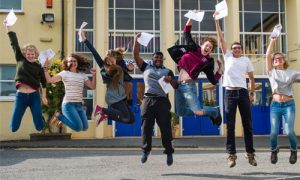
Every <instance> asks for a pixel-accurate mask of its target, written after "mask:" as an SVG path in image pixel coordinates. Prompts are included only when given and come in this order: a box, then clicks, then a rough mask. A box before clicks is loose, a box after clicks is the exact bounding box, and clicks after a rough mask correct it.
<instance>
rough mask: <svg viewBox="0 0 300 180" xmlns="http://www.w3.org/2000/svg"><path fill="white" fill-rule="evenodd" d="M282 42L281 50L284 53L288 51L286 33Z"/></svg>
mask: <svg viewBox="0 0 300 180" xmlns="http://www.w3.org/2000/svg"><path fill="white" fill-rule="evenodd" d="M281 42H282V45H281V46H282V50H281V52H283V53H285V54H286V53H287V50H286V46H287V45H286V35H281Z"/></svg>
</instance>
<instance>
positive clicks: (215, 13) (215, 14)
mask: <svg viewBox="0 0 300 180" xmlns="http://www.w3.org/2000/svg"><path fill="white" fill-rule="evenodd" d="M219 14H220V13H219V12H218V11H215V12H214V14H213V18H214V20H215V21H218V20H216V16H217V15H219Z"/></svg>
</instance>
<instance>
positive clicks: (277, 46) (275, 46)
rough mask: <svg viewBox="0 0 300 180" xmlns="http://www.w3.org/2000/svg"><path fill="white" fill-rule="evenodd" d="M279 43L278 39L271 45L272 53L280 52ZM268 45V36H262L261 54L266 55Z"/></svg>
mask: <svg viewBox="0 0 300 180" xmlns="http://www.w3.org/2000/svg"><path fill="white" fill-rule="evenodd" d="M279 42H280V40H279V39H278V40H277V41H275V44H274V45H273V49H272V52H276V51H280V44H279ZM269 43H270V35H264V36H263V44H264V47H263V48H264V51H263V54H266V52H267V48H268V45H269Z"/></svg>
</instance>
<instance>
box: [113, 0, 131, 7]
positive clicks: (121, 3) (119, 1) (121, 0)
mask: <svg viewBox="0 0 300 180" xmlns="http://www.w3.org/2000/svg"><path fill="white" fill-rule="evenodd" d="M116 8H133V0H126V1H124V0H116Z"/></svg>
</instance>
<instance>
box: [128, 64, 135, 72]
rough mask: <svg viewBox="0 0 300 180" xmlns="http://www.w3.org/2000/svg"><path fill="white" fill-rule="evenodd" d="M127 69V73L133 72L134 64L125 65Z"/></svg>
mask: <svg viewBox="0 0 300 180" xmlns="http://www.w3.org/2000/svg"><path fill="white" fill-rule="evenodd" d="M127 69H128V70H129V71H133V70H134V64H132V63H129V64H127Z"/></svg>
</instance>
